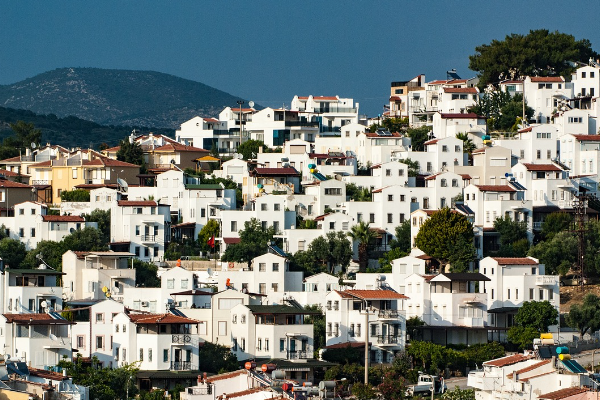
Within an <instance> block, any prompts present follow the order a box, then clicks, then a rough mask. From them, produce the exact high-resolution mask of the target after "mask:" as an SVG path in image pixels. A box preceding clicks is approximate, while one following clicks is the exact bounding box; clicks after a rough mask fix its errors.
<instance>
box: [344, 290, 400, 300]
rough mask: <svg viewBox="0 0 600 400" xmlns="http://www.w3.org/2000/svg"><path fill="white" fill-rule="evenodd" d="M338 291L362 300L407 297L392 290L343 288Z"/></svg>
mask: <svg viewBox="0 0 600 400" xmlns="http://www.w3.org/2000/svg"><path fill="white" fill-rule="evenodd" d="M338 293H340V294H341V293H346V294H348V295H350V296H351V297H356V298H359V299H362V300H389V299H408V297H406V296H405V295H403V294H400V293H398V292H394V291H392V290H358V289H353V290H344V291H343V292H340V291H338Z"/></svg>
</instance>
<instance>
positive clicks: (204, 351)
mask: <svg viewBox="0 0 600 400" xmlns="http://www.w3.org/2000/svg"><path fill="white" fill-rule="evenodd" d="M198 359H199V365H198V369H199V370H200V371H206V372H214V373H224V372H230V371H235V370H237V369H238V368H239V366H238V360H237V357H236V356H235V354H233V353H232V352H231V349H230V348H229V347H226V346H223V345H220V344H217V343H211V342H204V344H203V345H202V346H201V347H200V353H199V354H198Z"/></svg>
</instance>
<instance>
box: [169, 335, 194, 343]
mask: <svg viewBox="0 0 600 400" xmlns="http://www.w3.org/2000/svg"><path fill="white" fill-rule="evenodd" d="M171 343H173V344H188V343H192V336H191V335H186V334H182V335H171Z"/></svg>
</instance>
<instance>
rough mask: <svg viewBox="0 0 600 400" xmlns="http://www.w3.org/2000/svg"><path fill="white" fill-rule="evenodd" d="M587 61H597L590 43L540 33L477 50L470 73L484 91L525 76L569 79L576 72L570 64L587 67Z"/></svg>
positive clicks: (530, 33) (495, 41)
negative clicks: (583, 64)
mask: <svg viewBox="0 0 600 400" xmlns="http://www.w3.org/2000/svg"><path fill="white" fill-rule="evenodd" d="M590 58H594V59H596V58H598V54H597V53H596V52H595V51H593V50H592V45H591V43H590V41H589V40H587V39H582V40H575V37H574V36H572V35H568V34H565V33H560V32H558V31H555V32H550V31H549V30H547V29H539V30H531V31H529V33H528V34H527V35H521V34H515V33H513V34H511V35H507V36H506V38H505V39H504V40H493V41H492V42H491V43H490V44H483V45H481V46H477V47H476V48H475V54H474V55H472V56H469V69H471V70H473V71H476V72H478V76H479V85H480V86H481V87H484V86H486V85H487V84H490V83H491V84H494V85H495V84H497V83H498V82H499V81H501V80H503V79H519V78H521V77H524V76H527V75H530V76H565V77H569V76H570V74H571V73H572V72H573V71H574V69H575V67H574V66H573V65H572V64H571V62H573V61H581V62H585V63H587V61H588V60H589V59H590Z"/></svg>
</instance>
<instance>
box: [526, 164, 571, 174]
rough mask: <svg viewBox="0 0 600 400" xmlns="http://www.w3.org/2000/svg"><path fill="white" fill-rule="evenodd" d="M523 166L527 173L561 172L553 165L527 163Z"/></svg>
mask: <svg viewBox="0 0 600 400" xmlns="http://www.w3.org/2000/svg"><path fill="white" fill-rule="evenodd" d="M523 165H524V166H525V168H527V170H528V171H554V172H559V171H562V169H560V168H558V167H557V166H556V165H554V164H528V163H523Z"/></svg>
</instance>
